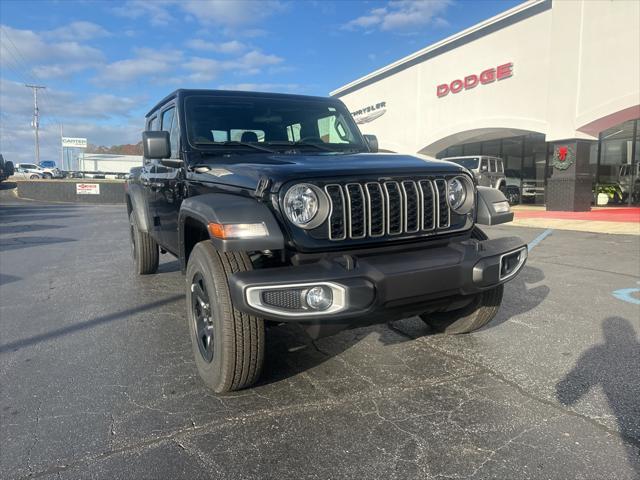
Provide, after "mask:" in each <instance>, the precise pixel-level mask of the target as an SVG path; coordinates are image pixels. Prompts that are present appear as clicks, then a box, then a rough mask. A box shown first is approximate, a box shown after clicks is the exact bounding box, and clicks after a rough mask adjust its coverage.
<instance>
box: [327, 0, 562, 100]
mask: <svg viewBox="0 0 640 480" xmlns="http://www.w3.org/2000/svg"><path fill="white" fill-rule="evenodd" d="M551 1H552V0H527V1H526V2H524V3H521V4H520V5H516V6H515V7H513V8H510V9H509V10H506V11H504V12H502V13H499V14H498V15H495V16H494V17H491V18H489V19H487V20H484V21H482V22H480V23H477V24H475V25H473V26H471V27H469V28H467V29H465V30H462V31H461V32H458V33H455V34H453V35H451V36H449V37H447V38H445V39H444V40H440V41H439V42H436V43H433V44H431V45H429V46H427V47H425V48H423V49H421V50H418V51H417V52H414V53H412V54H411V55H408V56H406V57H404V58H401V59H400V60H397V61H395V62H393V63H391V64H389V65H386V66H384V67H382V68H379V69H378V70H375V71H373V72H371V73H369V74H368V75H365V76H363V77H360V78H358V79H357V80H354V81H353V82H350V83H348V84H346V85H343V86H342V87H339V88H337V89H335V90H333V91H332V92H331V93H330V95H331V96H332V97H341V96H343V95H346V94H348V93H351V92H354V91H356V90H359V89H361V88H363V87H366V86H367V85H371V84H372V83H375V82H377V81H379V80H382V79H383V78H386V77H388V76H391V75H393V74H395V73H398V72H400V71H402V70H405V69H407V68H409V67H412V66H414V65H416V64H418V63H422V62H423V61H425V60H428V59H430V58H433V57H436V56H438V55H441V54H443V53H445V52H448V51H450V50H453V49H455V48H458V47H460V46H462V45H464V44H466V43H470V42H472V41H474V40H477V39H479V38H481V37H484V36H485V35H488V34H490V33H493V32H496V31H498V30H501V29H502V28H505V27H507V26H509V25H513V24H514V23H516V22H519V21H521V20H524V19H526V18H529V17H532V16H534V15H537V14H539V13H542V12H544V11H546V10H549V9H550V8H551Z"/></svg>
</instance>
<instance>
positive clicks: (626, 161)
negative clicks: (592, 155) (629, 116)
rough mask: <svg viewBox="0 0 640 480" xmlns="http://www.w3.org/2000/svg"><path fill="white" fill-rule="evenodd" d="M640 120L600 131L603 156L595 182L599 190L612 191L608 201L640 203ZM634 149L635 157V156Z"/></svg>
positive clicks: (611, 202)
mask: <svg viewBox="0 0 640 480" xmlns="http://www.w3.org/2000/svg"><path fill="white" fill-rule="evenodd" d="M639 122H640V121H639V120H630V121H628V122H624V123H621V124H620V125H616V126H615V127H612V128H610V129H608V130H605V131H603V132H602V133H601V134H600V142H599V144H600V152H599V154H600V155H599V157H600V158H599V162H597V169H596V184H597V191H598V193H607V194H608V195H609V203H608V205H611V204H613V205H619V204H627V203H632V204H633V203H635V204H637V203H640V181H639V175H640V171H639V169H638V165H639V161H638V156H639V153H638V143H639V141H638V135H639V134H638V123H639ZM634 133H635V134H636V137H635V139H634ZM634 140H635V143H636V147H635V149H634V145H633V144H634ZM634 150H635V158H633V154H634ZM596 158H597V157H596Z"/></svg>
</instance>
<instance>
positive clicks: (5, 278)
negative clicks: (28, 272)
mask: <svg viewBox="0 0 640 480" xmlns="http://www.w3.org/2000/svg"><path fill="white" fill-rule="evenodd" d="M18 280H20V277H16V276H15V275H7V274H5V273H0V285H5V284H7V283H11V282H15V281H18Z"/></svg>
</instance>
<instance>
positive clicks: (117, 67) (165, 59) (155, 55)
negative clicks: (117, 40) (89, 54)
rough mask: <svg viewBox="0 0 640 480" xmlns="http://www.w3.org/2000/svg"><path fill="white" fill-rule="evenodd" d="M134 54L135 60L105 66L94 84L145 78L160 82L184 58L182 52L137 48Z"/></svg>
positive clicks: (108, 83)
mask: <svg viewBox="0 0 640 480" xmlns="http://www.w3.org/2000/svg"><path fill="white" fill-rule="evenodd" d="M134 54H135V57H133V58H127V59H124V60H117V61H115V62H112V63H109V64H106V65H104V66H103V67H102V68H101V69H100V71H99V72H98V74H97V75H96V77H95V78H94V79H93V81H94V83H97V84H103V85H112V84H117V83H120V84H121V83H127V82H131V81H133V80H136V79H138V78H139V77H143V76H144V77H146V78H148V79H149V80H153V81H159V80H161V79H162V76H163V74H166V73H168V72H170V71H172V70H173V69H174V68H175V66H176V65H177V64H178V62H180V61H181V60H182V58H183V54H182V52H181V51H180V50H153V49H151V48H135V49H134Z"/></svg>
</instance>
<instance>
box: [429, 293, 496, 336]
mask: <svg viewBox="0 0 640 480" xmlns="http://www.w3.org/2000/svg"><path fill="white" fill-rule="evenodd" d="M503 292H504V285H498V286H497V287H494V288H492V289H491V290H487V291H485V292H482V293H479V294H477V295H474V296H473V297H472V298H471V301H470V302H469V304H468V305H467V306H465V307H463V308H459V309H457V310H453V311H450V312H434V313H425V314H422V315H420V318H421V319H422V321H424V322H425V323H426V324H427V325H429V326H430V327H431V328H433V329H434V330H436V331H438V332H443V333H446V334H449V335H457V334H461V333H471V332H474V331H476V330H478V329H479V328H482V327H484V326H485V325H486V324H487V323H489V322H490V321H491V320H493V318H494V317H495V316H496V314H497V313H498V310H499V309H500V304H501V303H502V295H503Z"/></svg>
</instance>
